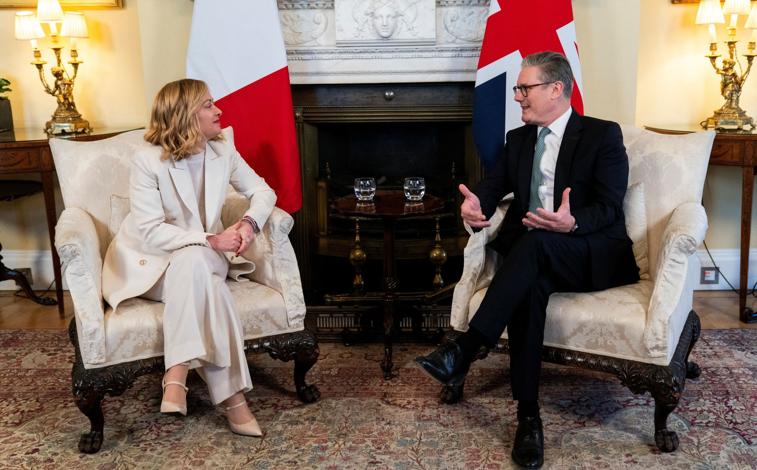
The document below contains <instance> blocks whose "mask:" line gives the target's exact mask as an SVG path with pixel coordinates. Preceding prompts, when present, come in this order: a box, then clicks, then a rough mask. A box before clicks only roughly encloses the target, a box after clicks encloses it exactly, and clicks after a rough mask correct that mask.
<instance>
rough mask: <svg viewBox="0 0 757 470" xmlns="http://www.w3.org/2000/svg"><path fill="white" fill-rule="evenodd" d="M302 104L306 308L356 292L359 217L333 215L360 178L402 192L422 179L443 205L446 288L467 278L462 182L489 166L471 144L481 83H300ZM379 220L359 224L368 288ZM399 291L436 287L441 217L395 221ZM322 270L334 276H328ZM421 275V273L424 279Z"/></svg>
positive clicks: (298, 243)
mask: <svg viewBox="0 0 757 470" xmlns="http://www.w3.org/2000/svg"><path fill="white" fill-rule="evenodd" d="M292 88H293V100H294V108H295V113H296V120H297V133H298V139H299V147H300V155H301V158H302V178H303V208H302V210H301V211H300V212H299V213H298V214H297V215H296V223H295V234H294V236H293V239H294V242H295V250H296V251H297V257H298V260H299V261H300V267H301V272H302V280H303V287H304V289H305V293H306V297H307V301H308V305H311V304H312V305H318V304H320V303H322V295H323V294H326V293H330V292H331V293H333V292H337V291H345V290H349V289H350V287H351V280H352V266H350V264H349V262H348V256H349V252H350V250H351V249H352V247H353V244H354V237H355V234H354V221H353V220H350V219H345V218H340V217H335V216H334V214H333V213H332V211H330V210H329V207H330V204H331V201H333V200H334V198H337V197H341V196H344V195H346V194H350V193H351V192H352V182H353V179H354V178H355V177H357V176H373V177H374V178H376V180H377V182H378V185H379V188H383V189H391V188H401V186H402V179H403V178H404V177H406V176H423V177H424V178H425V179H426V186H427V192H428V193H429V194H433V195H435V196H437V197H440V198H442V199H444V201H445V213H444V214H443V216H442V217H441V218H440V220H439V225H440V232H441V238H442V245H443V247H444V249H445V250H446V252H447V255H448V262H447V263H446V264H445V265H444V267H443V274H444V277H445V281H446V282H447V283H451V282H454V281H455V280H457V278H458V277H459V271H460V269H461V266H462V259H461V258H462V250H463V248H464V246H465V243H466V241H467V235H466V234H465V231H464V230H463V228H462V225H461V223H460V219H459V213H458V211H459V209H458V208H459V203H460V197H459V195H458V191H457V185H458V184H459V183H465V184H469V185H470V184H473V183H475V182H476V181H478V180H479V179H480V176H481V168H480V165H479V162H478V159H477V157H476V155H475V150H474V148H473V144H472V133H471V113H472V101H473V84H472V83H469V82H461V83H423V84H413V83H405V84H380V85H379V84H374V85H371V84H367V85H366V84H360V85H295V86H293V87H292ZM380 223H381V222H380V221H370V220H366V221H361V243H362V247H363V249H364V250H365V251H366V254H367V257H368V263H367V264H366V272H365V278H366V279H365V280H366V287H367V288H368V289H372V288H373V289H375V288H380V281H381V272H380V270H381V266H380V260H381V259H382V254H381V253H382V251H381V250H382V240H381V230H382V227H381V226H380ZM396 233H397V235H396V236H397V240H398V241H399V243H397V246H398V250H397V260H398V261H397V263H398V267H399V269H400V271H401V272H402V273H411V274H412V275H411V276H408V277H409V279H406V280H401V281H400V282H401V284H402V285H401V287H400V288H401V289H403V288H405V289H406V288H410V289H430V287H431V280H432V277H433V266H431V265H430V263H429V261H428V253H429V251H430V250H431V248H433V245H434V233H435V220H433V219H429V220H412V221H407V222H403V223H398V224H397V230H396ZM323 273H328V276H324V275H323ZM416 273H417V275H416Z"/></svg>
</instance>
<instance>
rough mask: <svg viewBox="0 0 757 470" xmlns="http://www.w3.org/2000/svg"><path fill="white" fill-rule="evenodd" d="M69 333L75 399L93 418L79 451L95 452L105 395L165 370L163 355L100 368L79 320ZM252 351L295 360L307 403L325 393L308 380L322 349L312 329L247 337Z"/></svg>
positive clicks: (299, 386) (300, 393)
mask: <svg viewBox="0 0 757 470" xmlns="http://www.w3.org/2000/svg"><path fill="white" fill-rule="evenodd" d="M68 337H69V339H70V340H71V344H72V345H73V346H74V353H75V360H74V366H73V368H72V370H71V383H72V392H73V395H74V402H76V406H77V407H79V410H80V411H81V412H82V413H84V415H85V416H87V418H89V422H90V430H89V432H85V433H83V434H82V435H81V437H80V438H79V451H80V452H83V453H86V454H94V453H95V452H97V451H99V450H100V447H101V446H102V443H103V427H104V425H105V417H104V415H103V410H102V401H103V399H104V398H105V395H110V396H118V395H121V394H123V393H124V392H125V391H126V390H127V389H128V388H129V387H131V386H132V385H133V384H134V381H135V380H136V379H137V377H139V376H142V375H145V374H150V373H153V372H158V371H163V370H164V369H165V365H164V362H163V357H153V358H149V359H142V360H138V361H132V362H126V363H122V364H115V365H112V366H106V367H101V368H97V369H85V368H84V364H83V363H82V358H81V352H80V350H79V340H78V336H77V333H76V321H75V320H71V323H70V324H69V326H68ZM244 348H245V351H246V352H248V353H256V354H257V353H263V352H265V353H268V354H269V355H270V356H271V357H272V358H274V359H279V360H281V361H284V362H288V361H291V360H294V383H295V390H296V392H297V397H298V398H299V399H300V400H302V401H303V402H304V403H312V402H314V401H316V400H318V398H320V396H321V393H320V392H319V391H318V388H317V387H316V386H315V385H309V384H307V383H306V382H305V375H306V374H307V372H308V371H309V370H310V368H311V367H313V365H315V363H316V361H317V360H318V355H319V353H320V352H319V350H318V343H317V341H316V339H315V336H314V335H313V334H312V333H311V332H309V331H308V330H302V331H297V332H294V333H286V334H282V335H276V336H269V337H264V338H257V339H252V340H247V341H245V342H244Z"/></svg>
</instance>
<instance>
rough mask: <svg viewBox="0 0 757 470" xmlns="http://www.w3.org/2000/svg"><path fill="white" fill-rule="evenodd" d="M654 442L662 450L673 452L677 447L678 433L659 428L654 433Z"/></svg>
mask: <svg viewBox="0 0 757 470" xmlns="http://www.w3.org/2000/svg"><path fill="white" fill-rule="evenodd" d="M654 442H655V444H656V445H657V448H658V449H660V450H661V451H662V452H673V451H674V450H676V449H677V448H678V434H676V433H675V431H670V430H669V429H660V430H659V431H655V433H654Z"/></svg>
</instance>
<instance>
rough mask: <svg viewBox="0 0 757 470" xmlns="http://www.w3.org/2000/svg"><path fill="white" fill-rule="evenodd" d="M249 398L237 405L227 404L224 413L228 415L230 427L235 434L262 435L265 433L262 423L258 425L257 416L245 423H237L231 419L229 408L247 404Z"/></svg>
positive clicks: (227, 419)
mask: <svg viewBox="0 0 757 470" xmlns="http://www.w3.org/2000/svg"><path fill="white" fill-rule="evenodd" d="M246 405H247V400H243V401H241V402H240V403H237V404H236V405H231V406H225V407H223V415H224V416H226V421H228V422H229V428H230V429H231V432H233V433H234V434H240V435H242V436H252V437H261V436H262V435H263V431H261V430H260V425H258V421H257V420H256V419H255V417H254V416H253V417H252V420H251V421H248V422H246V423H243V424H236V423H233V422H232V421H231V419H229V414H228V413H229V410H233V409H234V408H239V407H240V406H246Z"/></svg>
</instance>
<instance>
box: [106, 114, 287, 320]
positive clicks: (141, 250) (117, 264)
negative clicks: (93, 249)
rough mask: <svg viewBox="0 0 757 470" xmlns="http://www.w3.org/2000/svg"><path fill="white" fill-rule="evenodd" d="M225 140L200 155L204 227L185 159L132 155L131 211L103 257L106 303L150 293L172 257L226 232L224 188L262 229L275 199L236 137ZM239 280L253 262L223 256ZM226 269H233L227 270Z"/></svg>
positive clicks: (153, 150) (156, 151)
mask: <svg viewBox="0 0 757 470" xmlns="http://www.w3.org/2000/svg"><path fill="white" fill-rule="evenodd" d="M223 134H224V137H225V138H226V140H224V141H210V142H208V144H207V146H206V153H205V201H201V202H203V203H204V204H205V226H203V225H202V222H201V219H200V211H199V206H198V201H197V200H196V199H197V198H196V196H195V191H194V185H193V184H192V179H191V177H190V174H189V169H188V167H187V162H186V161H185V160H179V161H176V160H174V159H173V158H168V159H162V158H161V153H162V148H160V147H159V146H151V147H149V148H147V149H145V150H143V151H140V152H138V153H137V154H136V155H135V156H134V160H133V162H132V167H131V175H130V178H129V186H130V188H129V193H130V194H129V195H130V200H131V212H130V213H129V215H127V216H126V218H125V219H124V221H123V223H122V224H121V226H120V227H119V229H118V233H117V234H116V236H115V237H114V238H113V241H112V242H111V244H110V246H108V251H107V252H106V254H105V261H104V263H103V273H102V283H103V285H102V288H103V289H102V290H103V298H104V299H105V301H106V302H108V304H110V306H111V307H113V309H114V310H115V309H116V307H117V306H118V304H119V303H121V302H122V301H123V300H126V299H129V298H132V297H138V296H140V295H142V294H144V293H145V292H147V291H148V290H149V289H150V288H151V287H152V286H153V285H154V284H155V283H156V282H157V281H158V279H160V276H162V275H163V273H164V272H165V270H166V268H167V267H168V261H169V259H170V256H171V253H172V252H173V251H175V250H178V249H180V248H183V247H185V246H187V245H191V244H198V243H199V244H203V245H207V236H208V235H210V234H217V233H220V232H222V231H223V230H224V227H223V225H222V224H221V208H222V207H223V203H224V201H225V199H226V194H227V188H228V186H229V184H231V186H233V187H234V189H236V190H237V192H239V193H241V194H242V195H244V196H245V197H246V198H248V199H249V200H250V208H249V209H248V210H247V212H246V215H249V216H250V217H252V218H253V219H254V220H255V222H257V224H258V227H261V228H262V227H263V225H264V224H265V222H266V220H268V216H269V215H270V214H271V212H272V211H273V207H274V204H275V203H276V194H275V193H274V192H273V190H272V189H271V188H270V186H268V185H267V184H266V182H265V180H264V179H263V178H261V177H260V176H258V175H257V174H256V173H255V172H254V171H253V170H252V168H250V166H249V165H248V164H247V162H245V161H244V160H243V159H242V157H241V155H239V152H237V150H236V148H235V147H234V144H233V142H234V140H233V131H232V129H231V128H230V127H228V128H226V129H224V130H223ZM224 254H225V255H226V258H227V259H228V260H229V262H230V263H231V264H232V265H233V266H232V267H233V268H234V269H230V275H232V273H233V274H234V275H236V276H237V277H238V276H239V275H241V274H246V273H250V272H252V271H253V270H254V269H255V266H254V264H252V263H251V262H249V261H247V260H245V259H244V258H239V257H234V256H233V255H234V254H233V253H224ZM232 267H230V268H232Z"/></svg>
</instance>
